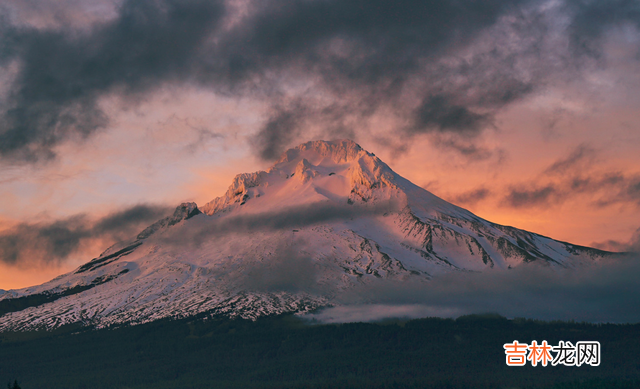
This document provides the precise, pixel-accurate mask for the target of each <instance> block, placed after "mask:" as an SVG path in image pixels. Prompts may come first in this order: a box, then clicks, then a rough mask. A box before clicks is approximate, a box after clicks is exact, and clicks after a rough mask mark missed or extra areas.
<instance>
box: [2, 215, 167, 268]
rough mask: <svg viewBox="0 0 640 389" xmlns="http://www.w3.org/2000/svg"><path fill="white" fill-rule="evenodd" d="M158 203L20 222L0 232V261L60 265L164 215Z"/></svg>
mask: <svg viewBox="0 0 640 389" xmlns="http://www.w3.org/2000/svg"><path fill="white" fill-rule="evenodd" d="M170 211H171V210H170V209H169V208H166V207H162V206H152V205H136V206H133V207H130V208H128V209H124V210H122V211H119V212H114V213H111V214H109V215H107V216H105V217H103V218H101V219H98V220H92V219H90V218H89V217H88V216H86V215H84V214H79V215H74V216H71V217H68V218H65V219H60V220H56V221H53V222H44V223H32V224H30V223H21V224H18V225H17V226H15V227H13V228H10V229H9V230H5V231H2V232H0V261H2V262H3V263H5V264H8V265H16V266H33V265H35V264H52V265H55V264H60V263H61V262H64V261H65V260H68V259H69V257H70V256H72V255H74V254H76V253H78V251H80V250H81V249H83V248H86V247H87V246H88V245H91V244H92V243H95V242H99V243H100V244H101V245H103V246H104V247H106V246H107V245H111V244H113V243H115V242H118V241H121V240H123V239H127V238H130V237H131V236H132V235H134V234H135V233H137V232H140V230H142V229H143V228H144V227H146V225H148V224H150V223H152V222H154V221H156V220H158V219H160V218H161V217H163V216H166V215H167V214H168V213H170Z"/></svg>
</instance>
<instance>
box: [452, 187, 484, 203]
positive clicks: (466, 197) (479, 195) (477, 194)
mask: <svg viewBox="0 0 640 389" xmlns="http://www.w3.org/2000/svg"><path fill="white" fill-rule="evenodd" d="M490 195H491V190H489V189H487V188H485V187H480V188H477V189H473V190H470V191H467V192H464V193H461V194H459V195H457V196H454V197H453V198H452V199H451V200H452V201H453V202H454V203H455V204H468V205H473V204H476V203H477V202H479V201H482V200H484V199H486V198H487V197H489V196H490Z"/></svg>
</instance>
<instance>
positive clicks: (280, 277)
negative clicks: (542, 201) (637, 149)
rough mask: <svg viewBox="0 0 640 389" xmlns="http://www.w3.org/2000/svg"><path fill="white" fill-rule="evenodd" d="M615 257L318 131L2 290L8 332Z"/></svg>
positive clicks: (297, 300)
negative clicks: (217, 186)
mask: <svg viewBox="0 0 640 389" xmlns="http://www.w3.org/2000/svg"><path fill="white" fill-rule="evenodd" d="M610 254H611V253H607V252H603V251H599V250H596V249H591V248H587V247H581V246H577V245H573V244H569V243H565V242H560V241H556V240H553V239H550V238H547V237H544V236H541V235H538V234H535V233H531V232H527V231H523V230H519V229H517V228H513V227H507V226H502V225H498V224H495V223H491V222H489V221H487V220H484V219H482V218H480V217H478V216H476V215H474V214H472V213H471V212H469V211H467V210H465V209H462V208H460V207H457V206H455V205H453V204H451V203H448V202H446V201H444V200H442V199H440V198H438V197H437V196H435V195H433V194H431V193H430V192H428V191H426V190H424V189H422V188H420V187H418V186H416V185H414V184H412V183H411V182H409V181H408V180H406V179H404V178H402V177H401V176H399V175H398V174H397V173H395V172H394V171H393V170H391V168H389V166H387V165H386V164H385V163H384V162H382V161H381V160H380V159H379V158H378V157H376V156H375V155H374V154H372V153H370V152H367V151H366V150H363V149H362V148H361V147H360V146H359V145H357V144H356V143H354V142H353V141H350V140H338V141H331V142H326V141H312V142H308V143H305V144H302V145H300V146H298V147H295V148H293V149H290V150H288V151H286V152H285V153H284V154H283V155H282V156H281V157H280V159H279V160H278V161H277V162H276V163H275V164H274V165H273V166H272V167H271V168H270V169H269V170H267V171H260V172H256V173H245V174H239V175H238V176H236V177H235V178H234V180H233V182H232V184H231V186H230V187H229V189H228V190H227V192H226V193H225V194H224V195H223V196H221V197H218V198H215V199H214V200H212V201H211V202H209V203H207V204H205V205H204V206H202V207H201V208H199V207H198V206H197V205H196V204H195V203H184V204H181V205H180V206H178V207H177V208H176V210H175V212H174V214H173V215H172V216H170V217H167V218H165V219H162V220H160V221H158V222H156V223H154V224H153V225H151V226H149V227H148V228H146V229H145V230H144V231H142V232H141V233H140V234H138V235H137V236H136V237H132V239H131V240H130V241H128V242H124V243H121V244H117V245H115V246H113V247H111V248H109V249H108V250H106V251H105V252H104V253H102V254H101V255H100V256H99V257H97V258H95V259H93V260H91V261H89V262H87V263H86V264H84V265H82V266H80V267H79V268H77V269H76V270H74V271H73V272H71V273H68V274H64V275H61V276H59V277H57V278H55V279H53V280H51V281H49V282H47V283H45V284H42V285H39V286H36V287H30V288H25V289H19V290H10V291H5V292H4V293H0V331H2V330H9V329H12V330H16V329H33V328H43V327H44V328H54V327H57V326H60V325H63V324H66V323H73V322H82V323H86V324H94V325H97V326H105V325H109V324H116V323H141V322H147V321H151V320H155V319H159V318H164V317H185V316H190V315H194V314H198V313H203V312H208V313H211V314H222V315H228V316H231V317H243V318H256V317H258V316H261V315H268V314H274V313H283V312H305V311H309V310H312V309H315V308H317V307H321V306H327V305H332V304H336V301H337V300H336V297H337V296H339V295H340V294H341V293H345V292H347V291H349V290H350V289H351V288H353V287H354V286H357V285H361V284H367V283H370V284H372V285H375V283H376V282H377V281H378V280H380V279H396V280H407V279H414V280H415V279H418V280H423V281H424V282H427V283H428V282H429V280H430V279H432V278H433V277H438V276H439V275H442V274H444V273H451V272H469V271H503V270H506V269H509V268H513V267H516V266H522V265H523V264H526V263H529V262H534V261H535V262H539V263H542V264H545V265H548V266H551V267H558V268H571V267H578V266H585V265H587V264H589V263H591V262H593V261H598V260H600V259H602V258H605V257H608V256H609V255H610Z"/></svg>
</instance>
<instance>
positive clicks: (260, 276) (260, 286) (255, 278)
mask: <svg viewBox="0 0 640 389" xmlns="http://www.w3.org/2000/svg"><path fill="white" fill-rule="evenodd" d="M305 247H306V245H305V242H304V240H302V239H295V240H294V241H292V242H290V243H288V244H284V243H283V244H280V245H279V246H278V247H276V248H275V249H274V251H273V255H272V256H271V257H270V258H269V261H263V262H255V263H253V264H252V265H251V266H250V267H248V268H247V269H246V270H245V271H244V272H243V273H242V275H241V277H240V280H239V283H238V285H239V286H240V287H241V288H242V289H243V290H247V291H259V292H282V291H285V292H291V293H297V292H305V293H317V292H321V286H320V285H318V269H317V268H316V266H315V264H314V261H313V260H312V259H311V256H309V255H305V251H304V249H305Z"/></svg>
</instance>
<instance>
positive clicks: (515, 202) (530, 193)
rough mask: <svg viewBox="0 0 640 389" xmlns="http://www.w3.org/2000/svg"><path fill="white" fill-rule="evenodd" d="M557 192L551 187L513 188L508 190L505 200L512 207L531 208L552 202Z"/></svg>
mask: <svg viewBox="0 0 640 389" xmlns="http://www.w3.org/2000/svg"><path fill="white" fill-rule="evenodd" d="M557 192H558V190H557V189H556V188H555V187H554V186H553V185H545V186H542V187H534V188H522V187H515V188H511V189H510V190H509V193H508V194H507V196H506V198H505V200H506V201H507V203H508V204H509V205H511V206H512V207H516V208H520V207H533V206H537V205H544V204H548V203H551V202H554V201H555V200H556V198H557Z"/></svg>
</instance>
